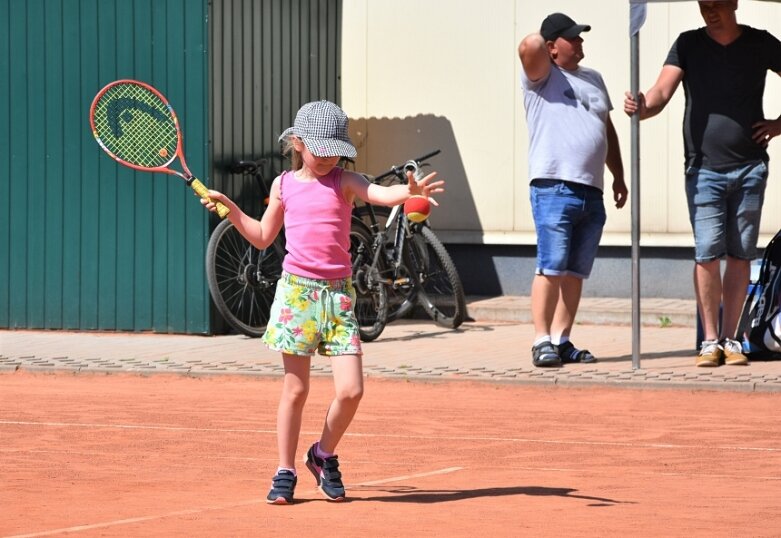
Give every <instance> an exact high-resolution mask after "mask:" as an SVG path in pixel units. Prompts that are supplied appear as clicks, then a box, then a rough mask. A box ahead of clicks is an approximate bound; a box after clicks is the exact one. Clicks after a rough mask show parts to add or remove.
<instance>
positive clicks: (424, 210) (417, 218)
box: [404, 195, 431, 222]
mask: <svg viewBox="0 0 781 538" xmlns="http://www.w3.org/2000/svg"><path fill="white" fill-rule="evenodd" d="M430 213H431V203H429V201H428V198H426V197H425V196H418V195H415V196H410V197H409V199H408V200H407V201H406V202H404V214H405V215H407V218H408V219H409V220H411V221H412V222H423V221H424V220H426V219H427V218H428V216H429V214H430Z"/></svg>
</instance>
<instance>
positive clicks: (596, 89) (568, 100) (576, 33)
mask: <svg viewBox="0 0 781 538" xmlns="http://www.w3.org/2000/svg"><path fill="white" fill-rule="evenodd" d="M590 29H591V27H590V26H587V25H582V24H576V23H575V21H573V20H572V19H571V18H570V17H568V16H567V15H564V14H563V13H553V14H551V15H548V16H547V17H546V18H545V20H544V21H543V22H542V27H541V29H540V32H539V33H534V34H531V35H528V36H526V37H525V38H524V39H523V41H521V43H520V45H519V46H518V55H519V56H520V59H521V65H522V67H523V69H522V73H521V84H522V85H523V90H524V105H525V107H526V121H527V124H528V128H529V179H530V181H531V186H530V198H531V205H532V212H533V215H534V226H535V229H536V231H537V269H536V272H535V276H534V280H533V282H532V292H531V301H532V318H533V321H534V332H535V335H534V344H533V346H532V363H533V364H534V365H535V366H538V367H546V366H547V367H550V366H560V365H561V364H562V363H567V362H595V361H596V358H595V357H594V355H592V354H591V353H590V352H589V351H588V350H585V349H583V350H580V349H578V348H576V347H575V346H574V345H573V343H572V342H571V341H570V339H569V336H570V332H571V331H572V325H573V324H574V322H575V314H576V312H577V309H578V304H579V302H580V296H581V292H582V289H583V280H584V279H586V278H588V276H589V274H590V273H591V268H592V266H593V264H594V258H595V257H596V254H597V249H598V247H599V240H600V238H601V237H602V228H603V227H604V224H605V219H606V215H605V205H604V202H603V199H602V192H603V190H604V170H605V165H606V164H607V167H608V169H609V170H610V173H611V174H612V175H613V184H612V190H613V200H614V201H615V204H616V207H618V208H621V207H623V206H624V204H625V203H626V199H627V188H626V183H625V182H624V168H623V164H622V162H621V150H620V149H619V145H618V136H617V135H616V130H615V128H614V127H613V124H612V122H611V121H610V110H611V109H612V105H611V103H610V98H609V97H608V93H607V88H606V87H605V83H604V81H603V80H602V76H601V75H600V74H599V73H597V72H596V71H594V70H593V69H589V68H587V67H581V66H580V65H579V64H580V61H581V60H582V59H583V46H582V45H583V39H582V38H581V37H580V34H581V32H587V31H589V30H590Z"/></svg>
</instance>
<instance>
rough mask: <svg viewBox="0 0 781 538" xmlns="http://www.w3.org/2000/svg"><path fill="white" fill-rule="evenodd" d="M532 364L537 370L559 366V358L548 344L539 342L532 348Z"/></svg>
mask: <svg viewBox="0 0 781 538" xmlns="http://www.w3.org/2000/svg"><path fill="white" fill-rule="evenodd" d="M532 364H533V365H534V366H536V367H538V368H552V367H554V368H555V367H557V366H561V358H560V357H559V354H558V353H557V352H556V348H555V347H554V346H553V344H551V343H550V342H541V343H540V344H537V345H536V346H533V347H532Z"/></svg>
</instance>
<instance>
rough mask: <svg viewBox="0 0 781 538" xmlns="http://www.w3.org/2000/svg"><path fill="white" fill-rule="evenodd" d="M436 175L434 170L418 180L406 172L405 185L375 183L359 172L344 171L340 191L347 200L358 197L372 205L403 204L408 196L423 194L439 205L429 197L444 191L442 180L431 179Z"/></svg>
mask: <svg viewBox="0 0 781 538" xmlns="http://www.w3.org/2000/svg"><path fill="white" fill-rule="evenodd" d="M436 177H437V173H436V172H431V173H430V174H428V175H427V176H426V177H424V178H423V179H421V180H420V181H415V176H414V175H413V174H412V172H407V180H408V183H407V185H389V186H384V185H377V184H376V183H369V181H368V180H367V179H366V178H365V177H363V176H362V175H361V174H356V173H355V172H348V171H346V170H345V171H344V173H343V174H342V192H343V193H344V195H345V198H346V199H347V200H348V201H349V202H351V203H352V202H353V201H354V200H355V198H356V197H357V198H359V199H360V200H363V201H364V202H368V203H370V204H373V205H384V206H394V205H399V204H403V203H404V202H406V201H407V200H408V199H409V197H410V196H416V195H417V196H425V197H426V198H429V201H430V202H431V203H432V204H434V205H439V204H438V203H437V202H436V200H434V199H433V198H430V196H431V195H432V194H435V193H440V192H445V189H444V188H442V186H443V185H444V184H445V182H444V181H441V180H440V181H432V180H433V179H434V178H436Z"/></svg>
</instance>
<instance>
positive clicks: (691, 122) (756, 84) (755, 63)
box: [664, 25, 781, 170]
mask: <svg viewBox="0 0 781 538" xmlns="http://www.w3.org/2000/svg"><path fill="white" fill-rule="evenodd" d="M741 29H742V33H741V35H740V37H738V38H737V39H736V40H735V41H733V42H732V43H730V44H729V45H727V46H724V45H720V44H719V43H717V42H716V41H714V40H713V39H711V38H710V37H709V36H708V34H707V32H706V31H705V28H699V29H697V30H691V31H688V32H684V33H682V34H681V35H679V36H678V39H677V40H676V41H675V43H673V46H672V48H671V49H670V53H669V54H668V55H667V59H666V60H665V62H664V63H665V65H674V66H677V67H680V68H681V69H683V71H684V76H683V87H684V91H685V93H686V110H685V113H684V117H683V139H684V145H685V150H686V165H687V166H698V167H700V166H701V167H704V168H708V169H711V170H726V169H730V168H735V167H737V166H740V165H741V164H744V163H747V162H758V161H760V160H763V161H767V160H768V155H767V152H766V151H765V150H764V148H762V147H761V146H760V145H759V144H757V143H756V142H754V141H753V140H752V139H751V135H752V133H753V129H752V128H751V126H752V125H753V124H754V123H756V122H757V121H761V120H763V119H765V115H764V112H763V110H762V97H763V94H764V92H765V78H766V76H767V71H768V70H771V71H775V72H781V41H779V40H778V39H776V38H775V37H773V36H772V35H771V34H770V33H769V32H767V31H765V30H757V29H755V28H751V27H749V26H743V25H741Z"/></svg>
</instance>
